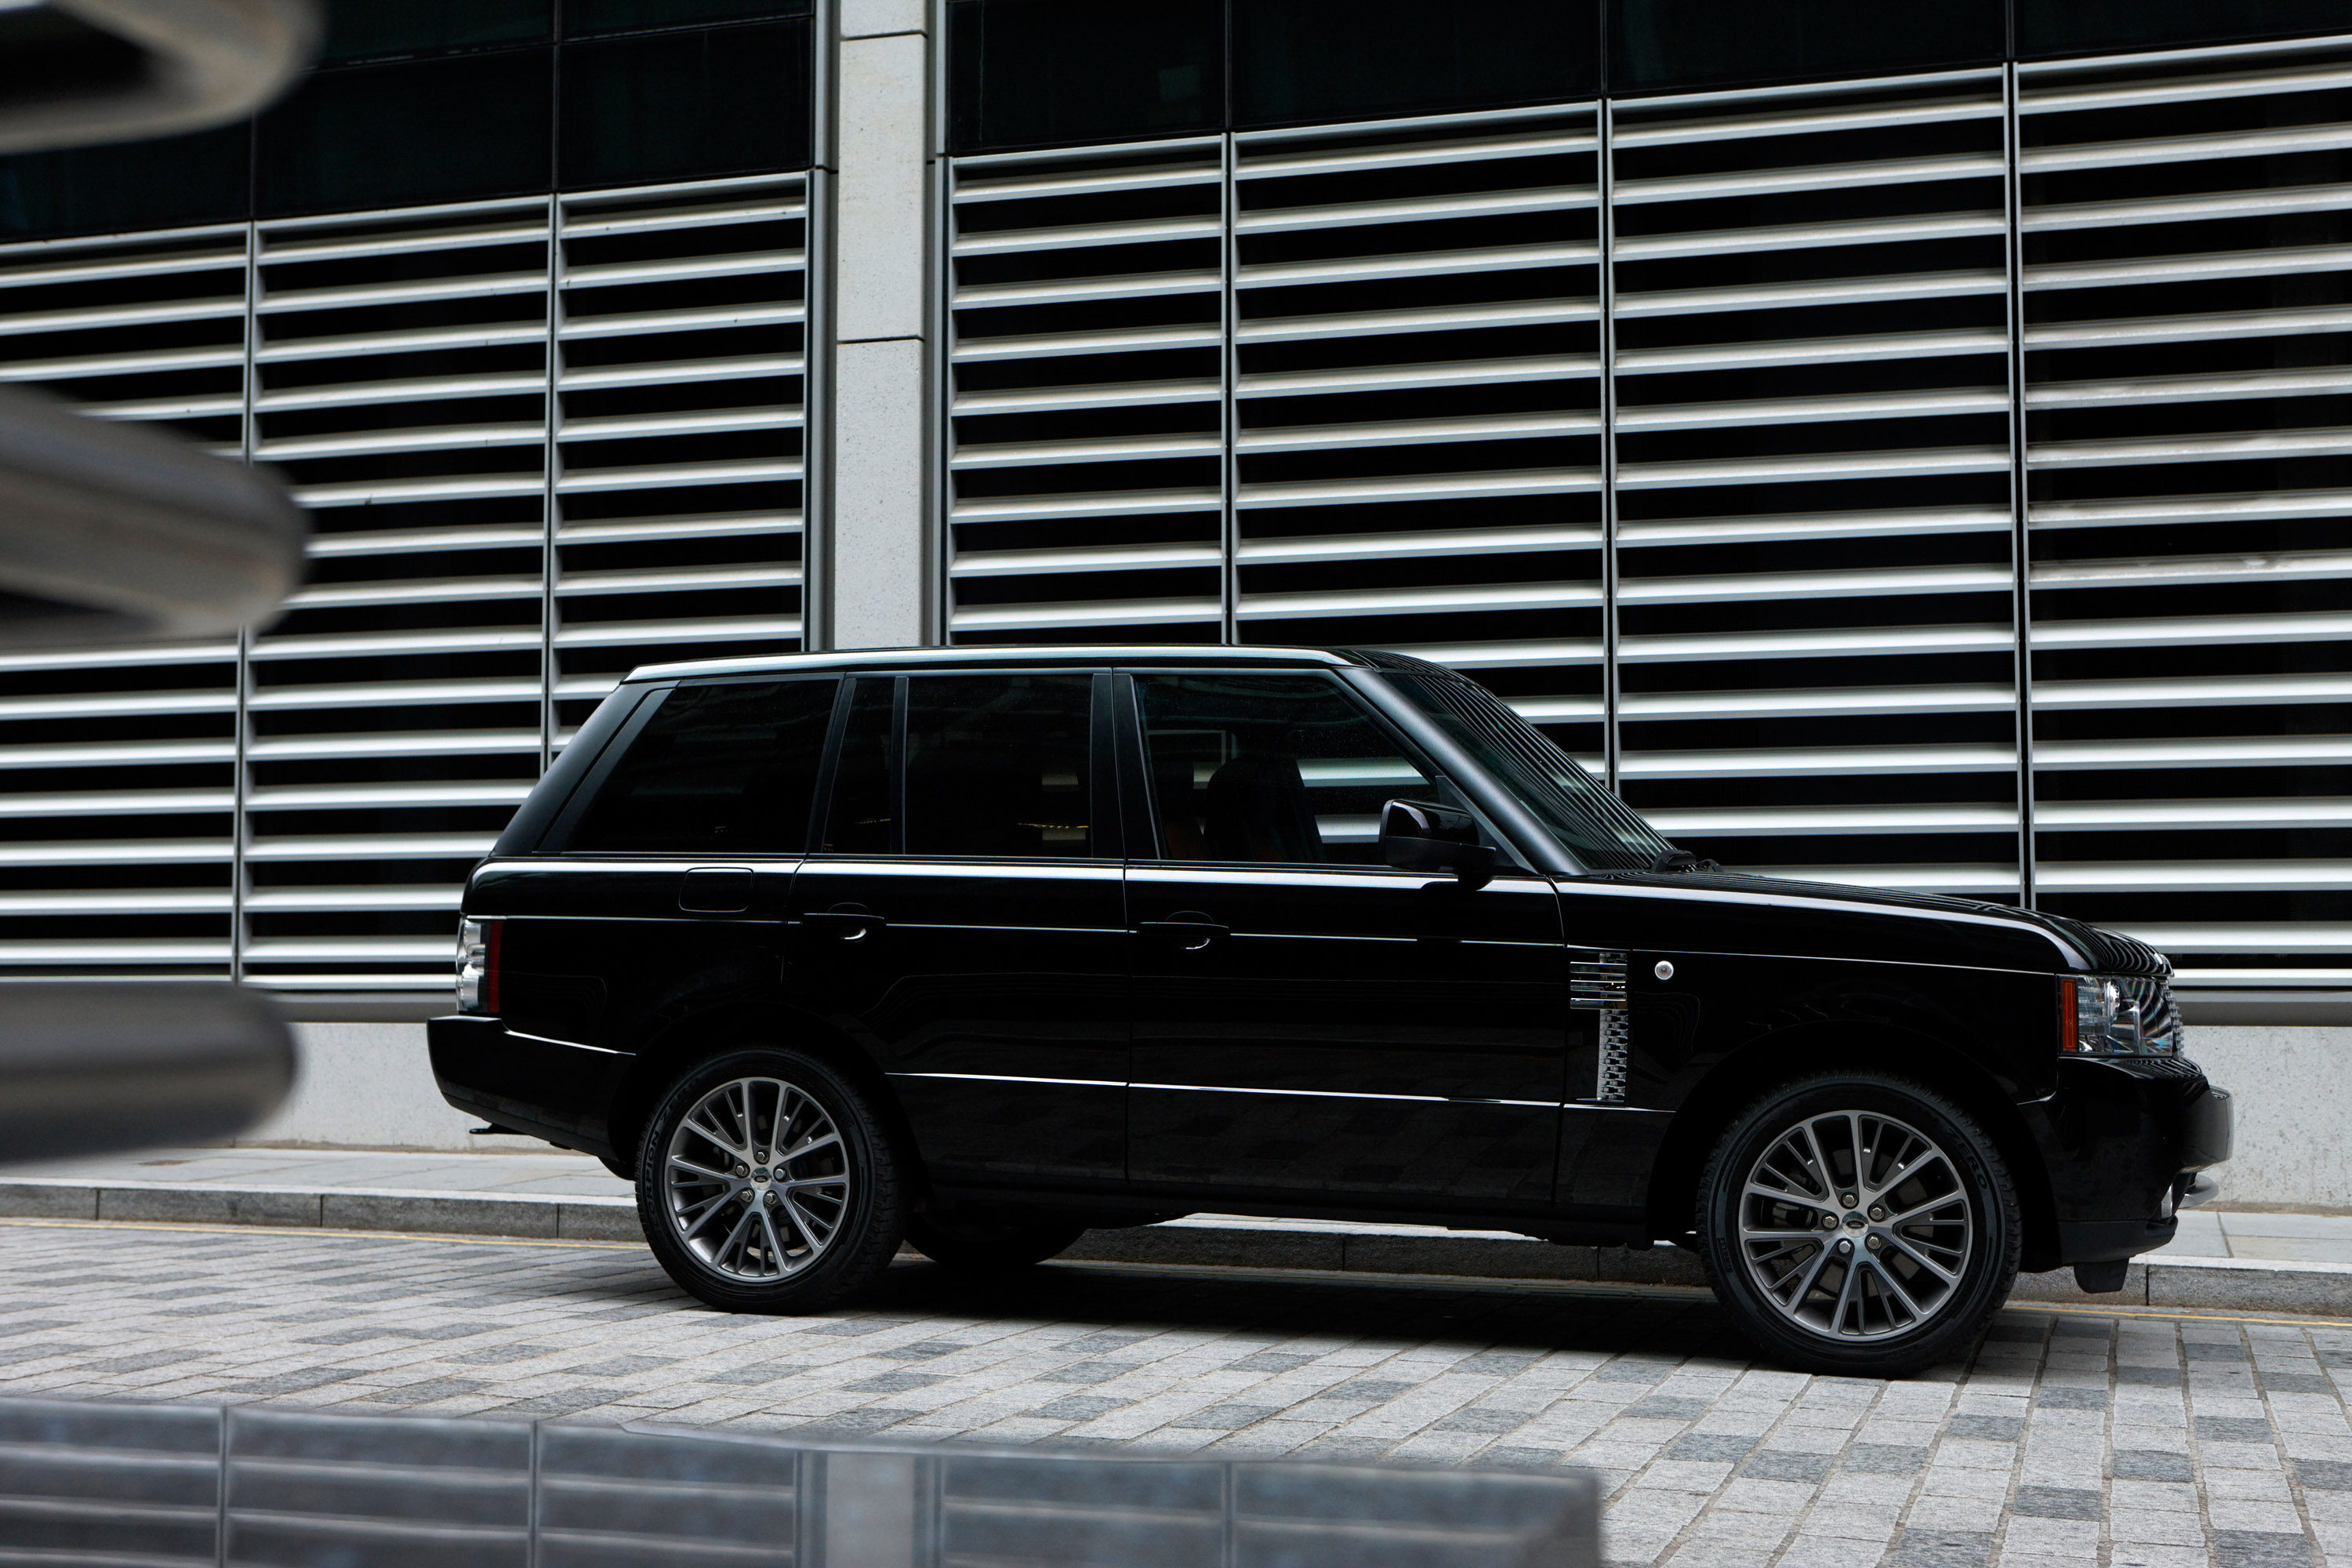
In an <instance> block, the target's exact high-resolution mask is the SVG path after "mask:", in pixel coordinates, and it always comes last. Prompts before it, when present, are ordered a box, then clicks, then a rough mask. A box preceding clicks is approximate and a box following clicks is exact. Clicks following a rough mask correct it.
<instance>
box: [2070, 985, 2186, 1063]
mask: <svg viewBox="0 0 2352 1568" xmlns="http://www.w3.org/2000/svg"><path fill="white" fill-rule="evenodd" d="M2058 1049H2059V1050H2060V1051H2061V1052H2062V1053H2063V1054H2065V1055H2069V1056H2078V1057H2168V1056H2172V1055H2175V1054H2177V1053H2178V1052H2179V1049H2180V1016H2179V1013H2178V1012H2176V1011H2175V1010H2174V1008H2173V1005H2172V989H2171V987H2170V986H2168V985H2167V984H2165V983H2164V982H2163V981H2161V980H2152V979H2147V978H2144V977H2142V976H2139V975H2116V974H2085V975H2080V976H2073V977H2069V978H2067V979H2064V980H2061V981H2060V982H2059V983H2058Z"/></svg>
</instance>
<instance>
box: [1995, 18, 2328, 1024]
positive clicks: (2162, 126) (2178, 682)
mask: <svg viewBox="0 0 2352 1568" xmlns="http://www.w3.org/2000/svg"><path fill="white" fill-rule="evenodd" d="M2021 75H2022V78H2023V79H2022V81H2021V92H2020V100H2019V110H2020V125H2021V142H2020V153H2019V162H2020V165H2021V175H2022V207H2023V211H2022V229H2023V235H2022V248H2023V255H2024V261H2025V267H2024V274H2023V285H2024V297H2025V303H2026V314H2025V328H2024V349H2025V363H2026V369H2027V390H2026V409H2027V425H2026V428H2027V446H2026V460H2027V466H2028V469H2029V472H2030V475H2031V518H2032V530H2031V535H2032V561H2033V601H2032V604H2033V612H2032V614H2033V666H2034V709H2035V713H2034V735H2033V763H2034V784H2035V797H2036V800H2035V815H2036V822H2037V826H2038V827H2039V829H2040V832H2039V844H2040V866H2039V868H2038V879H2039V883H2040V890H2041V898H2042V903H2043V904H2044V905H2045V906H2046V907H2048V908H2051V909H2053V910H2060V911H2063V912H2064V913H2067V914H2072V915H2075V916H2079V917H2081V918H2083V919H2085V920H2091V921H2099V922H2102V923H2105V924H2110V925H2115V926H2118V927H2121V928H2123V929H2125V930H2127V931H2132V932H2134V933H2135V934H2137V935H2139V936H2142V937H2144V938H2146V939H2147V940H2148V941H2149V942H2153V943H2155V944H2156V945H2158V946H2159V947H2161V948H2163V949H2164V950H2165V951H2166V952H2168V953H2170V954H2171V955H2172V957H2173V960H2174V963H2175V964H2176V965H2177V966H2178V967H2179V970H2180V972H2181V974H2182V976H2183V978H2184V980H2185V981H2186V983H2187V984H2189V985H2192V986H2232V987H2237V988H2242V989H2248V990H2264V989H2275V990H2282V991H2287V992H2289V993H2292V992H2293V991H2294V990H2309V989H2311V988H2315V987H2322V986H2341V985H2344V984H2346V983H2347V981H2352V973H2347V967H2346V966H2347V961H2352V799H2348V798H2347V797H2352V724H2347V721H2346V715H2347V711H2352V709H2347V700H2348V699H2352V536H2347V519H2352V462H2347V458H2352V416H2348V415H2347V406H2348V405H2347V396H2352V366H2347V363H2346V357H2347V356H2346V349H2345V344H2346V341H2347V340H2346V329H2347V327H2352V293H2347V279H2352V215H2348V214H2347V205H2352V197H2348V196H2347V193H2352V158H2347V148H2352V49H2341V48H2338V49H2321V50H2315V51H2312V52H2309V53H2304V54H2300V55H2297V56H2290V57H2288V58H2284V59H2279V60H2275V61H2266V62H2264V63H2263V64H2262V65H2261V66H2260V67H2259V68H2250V62H2248V61H2247V60H2245V59H2237V60H2229V59H2201V60H2200V59H2184V60H2182V61H2179V62H2178V63H2173V62H2137V63H2135V62H2125V63H2123V64H2119V65H2118V64H2108V65H2105V66H2102V67H2076V68H2028V69H2026V70H2025V71H2023V72H2022V73H2021Z"/></svg>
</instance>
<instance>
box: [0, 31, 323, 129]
mask: <svg viewBox="0 0 2352 1568" xmlns="http://www.w3.org/2000/svg"><path fill="white" fill-rule="evenodd" d="M318 47H319V11H318V7H317V6H316V5H313V4H311V3H310V0H47V4H45V5H44V4H33V5H26V3H25V0H13V3H12V0H0V153H25V152H31V151H34V150H36V149H39V148H44V147H75V146H82V145H86V144H88V143H90V142H136V141H141V140H142V139H144V138H146V137H150V136H169V135H172V134H173V133H174V132H182V131H202V130H204V129H205V128H206V127H208V126H214V125H223V124H226V123H227V122H228V121H232V120H236V119H240V118H242V117H243V116H245V115H247V114H250V113H252V112H253V111H254V110H257V109H258V108H260V107H261V106H262V105H263V104H265V103H267V102H268V101H269V100H271V99H273V98H275V97H277V96H278V93H279V92H280V91H281V90H282V89H284V88H285V87H286V86H287V84H288V83H289V82H291V81H292V80H293V79H294V78H295V76H296V75H297V74H299V72H300V71H301V70H302V69H303V68H305V67H306V66H308V65H309V64H310V59H311V57H312V56H313V55H314V54H315V53H317V51H318Z"/></svg>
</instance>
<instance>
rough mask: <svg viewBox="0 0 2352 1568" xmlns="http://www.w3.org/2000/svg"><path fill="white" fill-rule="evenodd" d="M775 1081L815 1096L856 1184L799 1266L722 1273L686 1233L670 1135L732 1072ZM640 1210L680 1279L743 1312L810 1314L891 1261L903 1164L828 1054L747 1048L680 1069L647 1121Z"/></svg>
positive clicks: (663, 1259)
mask: <svg viewBox="0 0 2352 1568" xmlns="http://www.w3.org/2000/svg"><path fill="white" fill-rule="evenodd" d="M744 1078H772V1079H782V1081H784V1082H785V1083H788V1084H790V1085H792V1086H793V1088H794V1089H798V1090H800V1091H801V1092H802V1093H804V1094H806V1095H807V1096H808V1097H809V1098H810V1099H812V1100H815V1101H816V1102H817V1104H818V1106H819V1107H820V1108H822V1109H823V1110H824V1113H825V1114H826V1115H827V1116H829V1117H831V1118H832V1119H833V1125H834V1128H835V1131H838V1132H839V1133H840V1135H841V1140H842V1145H843V1150H844V1152H845V1155H846V1157H847V1163H848V1165H849V1170H850V1175H851V1182H850V1194H849V1205H848V1209H847V1212H846V1213H845V1214H844V1215H843V1216H842V1222H841V1226H840V1228H839V1229H838V1230H837V1231H835V1236H834V1240H833V1242H832V1244H831V1245H829V1246H828V1247H826V1248H825V1251H824V1256H823V1257H821V1258H818V1259H817V1260H816V1262H814V1264H812V1265H810V1266H809V1267H808V1268H804V1269H803V1270H801V1271H800V1272H798V1273H795V1274H793V1275H790V1276H787V1277H786V1278H784V1279H779V1280H775V1281H772V1282H770V1283H765V1284H758V1283H753V1282H751V1281H749V1280H743V1279H733V1278H731V1277H730V1276H728V1275H724V1274H721V1273H719V1272H718V1271H717V1270H715V1269H713V1268H710V1267H709V1265H708V1264H706V1263H704V1262H703V1260H702V1259H701V1258H699V1257H698V1256H697V1255H696V1253H695V1251H694V1249H693V1248H692V1247H688V1246H687V1244H686V1243H685V1242H684V1241H683V1240H681V1239H680V1238H679V1237H678V1235H677V1227H676V1226H675V1225H673V1224H672V1222H671V1219H670V1214H669V1198H668V1194H667V1192H665V1191H664V1185H665V1180H664V1173H665V1171H666V1170H667V1164H668V1155H669V1142H670V1137H671V1135H672V1134H673V1133H674V1132H675V1131H677V1125H678V1122H679V1121H681V1120H682V1119H683V1118H684V1117H685V1116H686V1115H687V1113H688V1111H690V1110H693V1109H694V1107H695V1106H696V1104H697V1103H698V1102H699V1101H700V1100H701V1099H702V1097H703V1096H704V1095H706V1094H709V1092H710V1091H711V1090H712V1089H716V1088H717V1087H718V1086H719V1085H720V1084H722V1083H726V1082H729V1081H730V1080H732V1079H744ZM637 1216H638V1218H639V1220H640V1221H641V1222H642V1223H643V1225H644V1226H645V1232H646V1245H648V1246H649V1247H652V1249H653V1253H654V1257H655V1258H656V1260H657V1261H658V1262H659V1263H660V1264H661V1266H662V1268H663V1269H664V1270H665V1271H666V1272H667V1274H668V1275H669V1277H670V1278H671V1279H674V1280H676V1281H677V1283H678V1285H679V1286H680V1287H681V1288H683V1289H686V1290H687V1291H688V1292H689V1293H691V1294H693V1295H695V1296H697V1297H698V1298H700V1299H701V1300H704V1301H707V1302H709V1304H710V1305H712V1306H714V1307H719V1308H722V1309H724V1310H728V1311H736V1312H808V1311H815V1310H820V1309H822V1308H824V1307H826V1306H830V1305H832V1304H833V1303H835V1302H836V1301H839V1300H843V1299H844V1298H845V1297H847V1296H849V1295H851V1294H854V1293H855V1292H856V1291H857V1290H858V1289H862V1288H864V1287H865V1286H866V1285H867V1284H868V1283H870V1282H871V1281H872V1279H874V1277H875V1276H877V1275H878V1274H879V1273H880V1272H881V1271H882V1269H883V1268H886V1267H887V1265H888V1263H889V1261H890V1258H891V1257H892V1256H893V1255H894V1254H895V1253H896V1252H897V1251H898V1241H899V1237H900V1236H901V1234H902V1233H903V1231H904V1228H905V1225H906V1215H905V1212H904V1206H903V1202H902V1199H901V1196H900V1184H899V1181H898V1159H897V1154H896V1151H895V1150H894V1149H893V1148H892V1147H891V1142H890V1139H889V1136H888V1134H887V1131H885V1128H884V1125H883V1122H882V1120H881V1118H880V1117H879V1116H877V1114H876V1113H875V1110H874V1107H873V1105H872V1102H871V1101H870V1100H869V1099H868V1098H867V1096H866V1094H865V1093H864V1092H863V1091H862V1090H861V1089H858V1087H857V1086H856V1084H854V1083H852V1082H851V1081H849V1079H847V1078H845V1076H844V1075H843V1074H841V1073H840V1072H838V1071H836V1070H835V1068H833V1067H832V1066H831V1065H830V1064H828V1063H826V1062H825V1061H824V1060H823V1059H822V1058H817V1057H814V1056H811V1055H808V1054H806V1053H804V1052H802V1051H796V1050H793V1049H792V1048H791V1047H782V1046H747V1047H738V1048H736V1049H733V1050H729V1051H726V1052H723V1053H721V1054H720V1055H718V1056H714V1057H710V1058H707V1059H705V1060H703V1061H700V1062H697V1063H696V1064H695V1065H694V1066H692V1067H691V1068H688V1069H687V1070H686V1071H685V1072H683V1073H682V1074H680V1075H679V1076H678V1078H677V1079H676V1080H675V1081H673V1082H672V1084H671V1085H670V1087H669V1089H668V1090H667V1092H666V1093H665V1094H664V1095H663V1096H662V1099H661V1101H660V1103H659V1105H657V1106H656V1108H655V1110H654V1113H653V1115H652V1116H651V1117H650V1118H648V1119H647V1121H646V1130H645V1134H644V1136H643V1138H642V1140H641V1141H640V1142H639V1144H638V1152H637Z"/></svg>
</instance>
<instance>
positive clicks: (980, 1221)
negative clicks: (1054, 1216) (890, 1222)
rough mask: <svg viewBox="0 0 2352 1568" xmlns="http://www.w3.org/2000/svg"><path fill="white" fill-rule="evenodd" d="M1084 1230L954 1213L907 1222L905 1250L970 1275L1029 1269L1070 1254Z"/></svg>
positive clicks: (1019, 1218) (1021, 1219)
mask: <svg viewBox="0 0 2352 1568" xmlns="http://www.w3.org/2000/svg"><path fill="white" fill-rule="evenodd" d="M1086 1232H1087V1227H1086V1226H1082V1225H1072V1224H1067V1223H1056V1222H1054V1221H1050V1220H1045V1221H1040V1220H1034V1219H1024V1217H1022V1216H1020V1215H1008V1214H992V1213H986V1212H976V1213H966V1212H961V1211H960V1212H958V1213H956V1214H954V1215H947V1216H944V1217H942V1216H937V1215H910V1216H908V1220H907V1245H908V1246H909V1247H913V1248H914V1249H915V1250H916V1251H918V1252H919V1253H921V1254H922V1255H923V1256H924V1257H926V1258H929V1259H930V1260H931V1261H932V1262H934V1263H944V1264H946V1265H947V1266H948V1267H949V1268H961V1269H963V1270H965V1271H966V1272H968V1273H974V1274H1006V1273H1012V1272H1013V1271H1015V1270H1017V1269H1022V1268H1032V1267H1034V1265H1036V1264H1040V1263H1043V1262H1045V1259H1047V1258H1053V1257H1055V1256H1057V1255H1059V1254H1061V1253H1063V1252H1066V1251H1068V1250H1069V1247H1070V1245H1071V1244H1072V1243H1073V1242H1075V1241H1076V1240H1077V1239H1078V1237H1081V1236H1084V1235H1085V1234H1086Z"/></svg>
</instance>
